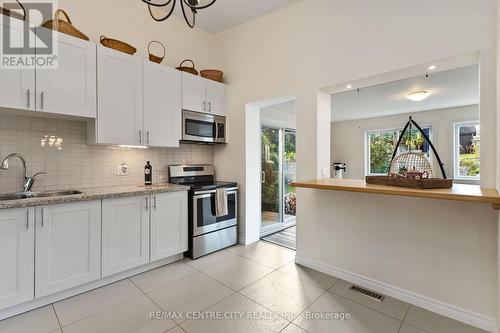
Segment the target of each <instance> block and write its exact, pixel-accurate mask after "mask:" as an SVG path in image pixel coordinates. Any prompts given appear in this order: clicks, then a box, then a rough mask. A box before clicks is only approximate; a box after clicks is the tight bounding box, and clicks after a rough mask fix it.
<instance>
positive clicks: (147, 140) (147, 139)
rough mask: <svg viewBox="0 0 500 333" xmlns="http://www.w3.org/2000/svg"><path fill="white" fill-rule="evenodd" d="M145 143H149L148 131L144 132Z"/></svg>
mask: <svg viewBox="0 0 500 333" xmlns="http://www.w3.org/2000/svg"><path fill="white" fill-rule="evenodd" d="M146 143H147V144H148V145H149V131H147V132H146Z"/></svg>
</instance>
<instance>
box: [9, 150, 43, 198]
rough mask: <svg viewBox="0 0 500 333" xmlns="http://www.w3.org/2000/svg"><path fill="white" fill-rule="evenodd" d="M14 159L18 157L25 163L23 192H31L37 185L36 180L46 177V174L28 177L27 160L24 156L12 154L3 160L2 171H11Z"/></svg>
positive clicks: (39, 173) (41, 173)
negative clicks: (12, 159) (11, 163)
mask: <svg viewBox="0 0 500 333" xmlns="http://www.w3.org/2000/svg"><path fill="white" fill-rule="evenodd" d="M12 157H17V158H19V159H20V160H21V162H22V163H23V169H24V183H23V192H30V191H31V188H32V187H33V184H34V183H35V178H36V177H38V176H40V175H46V174H47V173H46V172H43V171H42V172H37V173H35V174H34V175H33V176H31V177H28V173H27V171H26V159H25V158H24V156H23V155H21V154H19V153H12V154H9V155H8V156H7V157H6V158H4V159H3V161H2V163H1V164H0V169H1V170H9V160H10V159H11V158H12Z"/></svg>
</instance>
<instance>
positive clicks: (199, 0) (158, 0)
mask: <svg viewBox="0 0 500 333" xmlns="http://www.w3.org/2000/svg"><path fill="white" fill-rule="evenodd" d="M215 1H216V0H179V2H180V3H181V8H182V15H184V19H185V20H186V23H187V25H188V26H189V27H190V28H194V26H195V24H196V14H197V13H198V10H200V9H205V8H208V7H210V6H212V5H213V4H214V3H215ZM142 2H144V3H146V4H147V5H148V10H149V14H150V15H151V17H152V18H153V20H155V21H156V22H162V21H165V20H166V19H168V18H169V17H170V16H171V15H172V13H173V12H174V9H175V5H176V3H177V0H142ZM169 5H170V6H171V7H170V9H168V10H167V14H166V15H165V16H163V17H156V16H155V15H154V14H153V11H152V9H151V7H157V8H158V7H167V6H169ZM188 11H191V15H190V16H191V19H189V17H188V14H187V13H186V12H188Z"/></svg>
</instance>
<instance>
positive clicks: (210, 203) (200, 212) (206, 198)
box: [193, 188, 238, 236]
mask: <svg viewBox="0 0 500 333" xmlns="http://www.w3.org/2000/svg"><path fill="white" fill-rule="evenodd" d="M237 203H238V190H237V189H236V188H231V189H229V190H228V191H227V206H228V207H227V208H228V214H227V215H226V216H219V217H217V216H215V191H204V192H196V193H195V194H194V195H193V236H199V235H203V234H206V233H209V232H212V231H216V230H220V229H224V228H227V227H231V226H234V225H237V224H238V220H237V216H238V205H237Z"/></svg>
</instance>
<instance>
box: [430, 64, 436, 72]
mask: <svg viewBox="0 0 500 333" xmlns="http://www.w3.org/2000/svg"><path fill="white" fill-rule="evenodd" d="M436 68H437V66H436V65H431V66H429V68H428V69H429V70H430V71H433V70H435V69H436Z"/></svg>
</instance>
